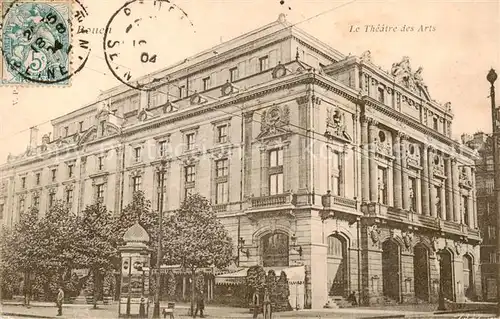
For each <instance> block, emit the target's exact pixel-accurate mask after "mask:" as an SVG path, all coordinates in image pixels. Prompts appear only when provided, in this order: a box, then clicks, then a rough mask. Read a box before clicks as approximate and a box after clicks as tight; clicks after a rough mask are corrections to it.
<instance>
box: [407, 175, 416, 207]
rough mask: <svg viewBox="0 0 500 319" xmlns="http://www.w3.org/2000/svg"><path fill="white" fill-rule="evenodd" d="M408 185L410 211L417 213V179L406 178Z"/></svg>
mask: <svg viewBox="0 0 500 319" xmlns="http://www.w3.org/2000/svg"><path fill="white" fill-rule="evenodd" d="M408 184H409V187H410V191H409V195H410V211H412V212H416V211H417V179H416V178H415V177H411V176H409V177H408Z"/></svg>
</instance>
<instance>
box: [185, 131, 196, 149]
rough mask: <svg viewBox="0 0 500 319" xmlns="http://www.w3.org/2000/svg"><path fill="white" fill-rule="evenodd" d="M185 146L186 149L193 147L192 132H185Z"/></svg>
mask: <svg viewBox="0 0 500 319" xmlns="http://www.w3.org/2000/svg"><path fill="white" fill-rule="evenodd" d="M186 148H187V150H188V151H190V150H192V149H194V133H189V134H186Z"/></svg>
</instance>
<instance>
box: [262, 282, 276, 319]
mask: <svg viewBox="0 0 500 319" xmlns="http://www.w3.org/2000/svg"><path fill="white" fill-rule="evenodd" d="M263 304H264V307H263V311H262V312H263V314H264V319H271V318H272V317H273V309H272V304H271V298H270V296H269V291H268V290H267V288H266V289H265V290H264V302H263Z"/></svg>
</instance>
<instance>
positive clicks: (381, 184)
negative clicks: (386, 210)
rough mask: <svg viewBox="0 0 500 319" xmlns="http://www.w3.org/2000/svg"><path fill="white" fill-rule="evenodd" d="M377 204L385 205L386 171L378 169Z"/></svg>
mask: <svg viewBox="0 0 500 319" xmlns="http://www.w3.org/2000/svg"><path fill="white" fill-rule="evenodd" d="M378 202H379V203H381V204H384V205H385V204H387V169H386V168H385V167H379V168H378Z"/></svg>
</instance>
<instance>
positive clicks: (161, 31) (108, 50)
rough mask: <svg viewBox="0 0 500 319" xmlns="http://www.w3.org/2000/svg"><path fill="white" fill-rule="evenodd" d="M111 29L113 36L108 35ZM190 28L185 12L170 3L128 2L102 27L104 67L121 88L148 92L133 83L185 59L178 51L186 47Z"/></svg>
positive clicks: (131, 0)
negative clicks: (119, 83) (120, 83)
mask: <svg viewBox="0 0 500 319" xmlns="http://www.w3.org/2000/svg"><path fill="white" fill-rule="evenodd" d="M111 27H113V34H110V32H109V30H110V29H111ZM192 27H193V23H192V22H191V21H190V20H189V18H188V15H187V14H186V12H185V11H184V10H182V9H181V8H180V7H179V6H177V5H176V4H174V3H173V2H172V1H170V0H154V1H153V0H149V1H145V0H129V1H127V2H126V3H125V4H124V5H122V6H121V7H120V8H119V9H118V10H117V11H116V12H115V13H114V14H113V15H112V16H111V18H110V19H109V21H108V23H107V25H106V29H105V31H104V39H103V49H104V57H105V61H106V64H107V65H108V68H109V70H110V71H111V73H112V74H113V75H114V76H115V77H116V78H117V79H118V80H119V81H120V82H122V83H123V84H125V85H127V86H129V87H131V88H133V89H138V90H143V91H148V90H152V89H151V88H147V87H145V85H144V84H141V83H138V81H137V80H136V79H137V78H138V77H139V76H141V75H145V74H149V73H151V72H153V71H157V70H158V69H159V68H160V67H166V66H168V65H169V64H170V63H171V62H175V61H172V59H173V58H174V56H175V58H178V59H180V57H181V56H182V57H185V56H186V55H185V54H186V52H184V51H183V49H187V48H186V47H183V48H182V43H189V37H190V36H191V35H193V34H194V33H195V31H194V29H193V28H192ZM174 51H176V52H175V53H174ZM181 54H182V55H181Z"/></svg>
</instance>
